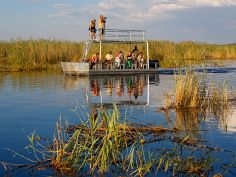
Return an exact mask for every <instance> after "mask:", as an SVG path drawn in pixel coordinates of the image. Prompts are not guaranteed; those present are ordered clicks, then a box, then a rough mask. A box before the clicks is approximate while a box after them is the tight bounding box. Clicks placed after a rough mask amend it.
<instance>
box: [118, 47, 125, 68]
mask: <svg viewBox="0 0 236 177" xmlns="http://www.w3.org/2000/svg"><path fill="white" fill-rule="evenodd" d="M119 58H120V64H121V69H124V68H123V67H124V66H123V64H124V63H125V57H124V53H123V52H122V51H120V52H119Z"/></svg>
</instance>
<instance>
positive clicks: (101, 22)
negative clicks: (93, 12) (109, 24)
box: [89, 15, 107, 40]
mask: <svg viewBox="0 0 236 177" xmlns="http://www.w3.org/2000/svg"><path fill="white" fill-rule="evenodd" d="M106 19H107V17H104V16H103V15H100V16H99V18H98V31H99V40H103V38H104V35H105V24H106ZM89 31H90V38H91V39H92V40H96V39H97V36H96V33H97V28H96V19H92V20H91V21H90V24H89Z"/></svg>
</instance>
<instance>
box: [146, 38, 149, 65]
mask: <svg viewBox="0 0 236 177" xmlns="http://www.w3.org/2000/svg"><path fill="white" fill-rule="evenodd" d="M146 44H147V69H149V45H148V41H146Z"/></svg>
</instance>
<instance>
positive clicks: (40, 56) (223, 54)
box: [0, 39, 236, 71]
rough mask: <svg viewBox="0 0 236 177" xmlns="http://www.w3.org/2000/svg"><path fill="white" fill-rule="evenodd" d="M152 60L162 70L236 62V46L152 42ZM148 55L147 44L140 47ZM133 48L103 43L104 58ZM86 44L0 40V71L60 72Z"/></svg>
mask: <svg viewBox="0 0 236 177" xmlns="http://www.w3.org/2000/svg"><path fill="white" fill-rule="evenodd" d="M149 43H150V44H149V46H150V58H151V59H159V60H160V63H161V67H179V66H186V65H192V64H199V63H203V62H205V61H206V60H210V59H236V45H214V44H206V43H197V42H191V41H185V42H179V43H174V42H170V41H149ZM137 46H138V48H139V50H140V51H143V52H144V54H145V55H146V52H145V47H146V46H145V44H137ZM133 47H134V45H130V44H104V47H103V53H102V57H103V58H104V57H105V55H106V53H108V52H109V51H112V52H113V55H114V56H115V54H116V53H117V52H118V51H120V50H122V51H123V52H124V53H125V55H126V53H127V52H128V51H131V50H132V48H133ZM82 50H83V43H82V42H79V43H77V42H71V41H60V40H48V39H39V40H22V39H15V40H12V41H0V71H30V70H57V71H59V70H60V69H61V68H60V65H59V62H61V61H79V60H80V58H81V55H82ZM96 52H99V45H98V44H93V45H92V46H91V50H90V52H89V54H88V57H90V56H91V55H92V54H93V53H96Z"/></svg>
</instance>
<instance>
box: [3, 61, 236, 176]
mask: <svg viewBox="0 0 236 177" xmlns="http://www.w3.org/2000/svg"><path fill="white" fill-rule="evenodd" d="M226 65H227V66H230V69H228V70H227V68H226V69H224V70H220V71H217V72H211V73H209V74H208V78H209V79H210V80H216V81H220V80H228V83H229V84H230V85H231V87H232V90H233V91H234V92H235V91H236V62H230V63H227V64H226ZM173 86H174V77H173V75H172V74H156V75H136V76H101V77H100V76H91V77H65V76H64V75H63V74H55V73H37V72H36V73H1V74H0V96H1V99H0V122H1V124H0V140H1V142H0V161H8V162H12V163H23V162H26V161H25V160H24V159H22V158H20V157H18V156H15V157H13V153H11V152H10V151H9V150H7V148H10V149H12V150H14V151H16V152H19V153H22V154H24V155H25V156H28V157H32V154H29V153H27V152H26V151H25V149H24V147H25V146H27V136H28V135H30V133H32V132H33V131H36V132H37V133H38V134H40V136H42V137H49V138H52V137H53V133H54V128H55V122H56V121H57V120H58V119H59V118H60V117H62V118H63V119H67V120H68V121H69V122H70V123H77V122H79V118H78V116H79V117H81V118H85V117H86V115H87V114H88V113H89V112H90V111H91V109H92V108H93V107H96V106H98V105H99V104H101V103H102V104H103V105H105V106H106V107H107V108H111V107H112V106H113V103H116V104H117V105H118V107H119V109H120V111H121V115H123V116H124V115H125V114H126V116H127V117H128V120H130V121H133V122H137V123H142V124H157V125H163V126H165V127H177V128H179V129H187V128H188V127H191V128H194V129H198V130H207V131H200V135H201V137H202V138H204V139H205V140H207V141H208V144H210V145H212V146H213V147H219V148H222V149H226V150H229V151H233V152H235V153H236V149H235V147H236V136H235V135H236V107H234V109H233V111H232V113H231V114H230V115H229V116H228V118H227V121H226V123H224V122H222V121H221V120H219V119H216V118H215V117H214V116H210V115H207V116H206V119H205V120H200V121H199V122H195V123H190V124H187V123H186V121H184V120H183V119H182V118H181V113H177V115H176V113H175V112H171V113H170V119H169V120H168V119H166V117H165V116H164V113H163V112H156V108H157V107H160V106H161V105H162V104H163V103H162V100H163V93H164V92H166V91H171V90H172V89H173ZM226 124H227V126H226ZM219 158H221V159H222V161H223V160H226V161H228V160H229V158H230V157H226V156H224V155H222V156H221V155H219ZM2 170H3V168H2V167H1V171H0V176H2V175H3V171H2ZM50 173H51V172H49V171H42V172H38V173H37V175H38V176H47V175H50ZM234 173H236V171H235V169H234ZM27 174H28V172H27ZM25 175H26V174H25V173H23V172H20V173H17V174H16V175H15V176H25ZM228 176H234V175H233V174H228Z"/></svg>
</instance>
